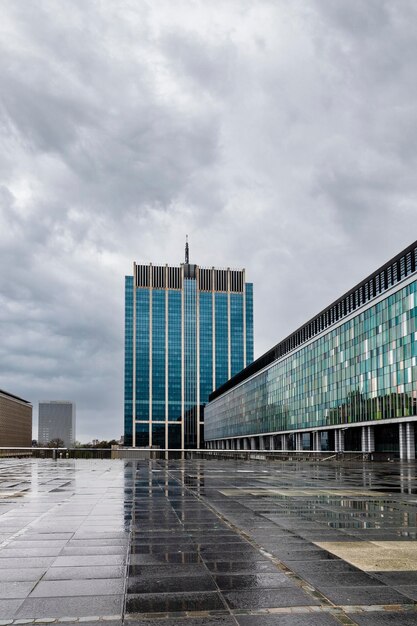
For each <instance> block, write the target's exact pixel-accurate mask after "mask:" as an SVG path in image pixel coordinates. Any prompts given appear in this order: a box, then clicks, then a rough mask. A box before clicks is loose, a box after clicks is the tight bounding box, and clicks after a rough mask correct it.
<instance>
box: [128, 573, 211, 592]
mask: <svg viewBox="0 0 417 626" xmlns="http://www.w3.org/2000/svg"><path fill="white" fill-rule="evenodd" d="M189 591H216V585H215V583H214V581H213V579H212V578H211V576H209V575H206V576H192V577H189V576H175V575H173V576H172V577H169V578H168V577H163V578H153V579H147V580H146V579H145V580H143V578H142V577H140V578H129V582H128V587H127V593H129V594H130V593H133V594H138V593H168V592H175V593H179V592H189Z"/></svg>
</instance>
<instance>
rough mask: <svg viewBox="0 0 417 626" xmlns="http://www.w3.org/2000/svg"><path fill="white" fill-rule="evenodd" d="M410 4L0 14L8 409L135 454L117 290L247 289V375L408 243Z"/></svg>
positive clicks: (173, 5)
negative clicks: (56, 405)
mask: <svg viewBox="0 0 417 626" xmlns="http://www.w3.org/2000/svg"><path fill="white" fill-rule="evenodd" d="M416 23H417V3H416V2H415V0H396V2H392V0H349V2H346V0H309V1H308V2H306V1H305V0H291V1H290V2H289V1H288V0H210V2H207V0H176V1H175V2H172V0H124V1H122V2H120V1H119V0H117V1H116V0H105V1H102V0H72V1H71V2H56V0H38V1H37V2H23V1H20V2H17V1H16V0H2V1H1V3H0V141H1V150H0V329H1V330H0V388H2V389H5V390H7V391H9V392H10V393H14V394H16V395H19V396H21V397H23V398H25V399H27V400H30V401H31V402H32V403H33V405H34V436H36V434H37V404H38V402H39V401H40V400H51V399H52V400H60V399H61V400H72V401H75V402H76V405H77V439H78V440H80V441H81V442H87V441H89V440H91V439H92V438H98V439H111V438H113V437H115V438H119V437H120V435H121V434H122V432H123V341H124V339H123V334H124V276H125V275H126V274H131V273H132V265H133V261H136V262H138V263H148V262H153V263H156V264H164V263H170V264H175V265H176V264H179V263H181V262H182V261H183V258H184V244H185V236H186V234H188V236H189V243H190V261H191V262H192V263H197V264H199V265H202V266H208V267H211V266H213V265H215V266H218V267H233V268H242V267H244V268H246V276H247V280H249V281H251V282H253V283H254V324H255V356H259V355H261V354H262V353H263V352H265V351H266V350H267V349H268V348H270V347H272V345H274V344H275V343H277V342H278V341H279V340H281V339H283V338H284V337H285V336H286V335H288V334H289V333H290V332H291V331H292V330H294V329H295V328H297V327H298V326H299V325H301V324H302V323H303V322H304V321H306V320H307V319H308V318H310V317H311V316H313V315H314V314H315V313H317V312H319V311H320V310H321V309H322V308H324V307H325V306H326V305H327V304H329V303H330V302H332V301H333V300H335V299H336V298H337V297H338V296H340V295H342V293H344V292H345V291H346V290H348V289H349V288H350V287H352V286H353V285H355V284H356V283H357V282H359V281H360V280H361V279H363V278H365V277H366V276H367V275H368V274H370V273H371V272H372V271H373V270H375V269H377V267H378V266H380V265H382V264H383V263H384V262H385V261H387V260H389V259H390V258H391V257H392V256H394V255H395V254H397V253H398V252H400V251H401V250H402V249H403V248H405V247H406V246H407V245H409V244H410V243H412V242H413V241H414V240H415V239H417V236H416V233H417V176H416V171H417V107H416V102H417V66H416V63H415V59H416V58H417V28H416Z"/></svg>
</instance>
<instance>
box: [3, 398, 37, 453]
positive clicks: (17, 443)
mask: <svg viewBox="0 0 417 626" xmlns="http://www.w3.org/2000/svg"><path fill="white" fill-rule="evenodd" d="M31 445H32V405H31V403H30V402H28V401H27V400H23V399H22V398H19V397H18V396H15V395H13V394H11V393H8V392H7V391H3V390H2V389H0V446H10V447H21V446H22V447H23V446H24V447H27V446H28V447H30V446H31Z"/></svg>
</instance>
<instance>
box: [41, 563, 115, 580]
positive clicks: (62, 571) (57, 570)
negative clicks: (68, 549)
mask: <svg viewBox="0 0 417 626" xmlns="http://www.w3.org/2000/svg"><path fill="white" fill-rule="evenodd" d="M124 573H125V567H124V565H103V566H101V567H87V566H83V567H50V568H49V569H48V571H47V572H46V574H45V576H44V577H43V580H89V579H99V578H124Z"/></svg>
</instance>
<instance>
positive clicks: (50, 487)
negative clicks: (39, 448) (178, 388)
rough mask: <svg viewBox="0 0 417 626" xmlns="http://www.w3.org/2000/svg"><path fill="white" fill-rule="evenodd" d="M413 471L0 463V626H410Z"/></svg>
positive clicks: (414, 570)
mask: <svg viewBox="0 0 417 626" xmlns="http://www.w3.org/2000/svg"><path fill="white" fill-rule="evenodd" d="M416 533H417V478H416V472H415V466H414V465H413V464H393V463H387V464H376V463H375V464H367V463H360V464H356V465H355V464H353V463H350V464H346V465H338V466H336V465H328V464H326V463H323V462H321V463H316V464H312V463H307V462H299V463H296V462H285V463H280V462H274V463H271V464H265V463H264V462H261V461H252V462H234V461H231V460H228V461H226V460H225V461H221V460H219V459H216V460H192V461H191V460H186V461H125V462H123V461H109V460H97V461H85V460H77V461H73V460H62V459H61V460H58V461H52V460H29V459H24V460H17V459H8V460H1V461H0V626H5V625H6V624H9V623H11V622H12V621H13V622H15V623H20V624H22V623H28V622H31V621H35V620H36V621H37V622H38V623H40V622H42V621H43V622H54V621H58V622H65V623H67V624H71V623H72V622H82V623H83V624H85V625H88V624H96V623H103V622H106V623H107V624H109V626H118V625H120V624H121V622H122V621H123V620H124V621H125V622H126V623H128V622H130V623H131V624H132V626H143V625H144V624H148V625H149V624H154V625H158V624H160V626H181V625H183V624H184V625H188V626H194V625H198V626H221V625H224V626H231V625H235V626H236V625H240V626H267V625H268V626H269V625H271V626H272V625H274V626H275V625H278V626H332V625H333V626H335V625H337V624H339V625H340V624H345V625H348V624H351V625H353V624H357V625H363V626H374V625H376V624H381V625H384V624H392V625H395V626H405V625H407V626H408V625H409V624H416V625H417V610H416V605H415V602H417V565H416V563H417V541H416Z"/></svg>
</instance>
